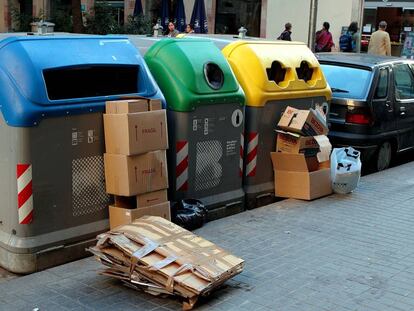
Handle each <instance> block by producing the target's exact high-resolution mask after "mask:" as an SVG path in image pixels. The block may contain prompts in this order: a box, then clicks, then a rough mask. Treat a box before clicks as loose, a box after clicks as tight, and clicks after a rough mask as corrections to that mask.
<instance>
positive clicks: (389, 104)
mask: <svg viewBox="0 0 414 311" xmlns="http://www.w3.org/2000/svg"><path fill="white" fill-rule="evenodd" d="M385 107H387V110H388V112H392V111H393V108H392V104H391V102H390V101H387V102H385Z"/></svg>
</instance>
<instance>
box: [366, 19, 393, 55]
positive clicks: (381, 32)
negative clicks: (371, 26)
mask: <svg viewBox="0 0 414 311" xmlns="http://www.w3.org/2000/svg"><path fill="white" fill-rule="evenodd" d="M386 29H387V22H385V21H381V22H380V23H379V29H378V30H377V31H375V32H374V33H373V34H372V35H371V38H370V40H369V45H368V54H376V55H388V56H391V40H390V35H389V34H388V32H386V31H385V30H386Z"/></svg>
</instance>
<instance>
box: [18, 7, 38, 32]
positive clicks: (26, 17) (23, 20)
mask: <svg viewBox="0 0 414 311" xmlns="http://www.w3.org/2000/svg"><path fill="white" fill-rule="evenodd" d="M10 15H11V18H12V22H13V31H15V32H29V31H31V30H32V26H30V23H32V22H38V21H40V20H42V18H43V17H44V14H43V12H40V15H39V16H32V15H31V14H25V13H21V12H20V11H19V9H18V8H16V7H12V8H11V9H10Z"/></svg>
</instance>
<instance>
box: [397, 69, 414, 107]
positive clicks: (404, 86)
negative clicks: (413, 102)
mask: <svg viewBox="0 0 414 311" xmlns="http://www.w3.org/2000/svg"><path fill="white" fill-rule="evenodd" d="M394 77H395V96H396V97H397V99H414V78H413V74H412V73H411V70H410V68H409V67H408V65H407V64H396V65H394Z"/></svg>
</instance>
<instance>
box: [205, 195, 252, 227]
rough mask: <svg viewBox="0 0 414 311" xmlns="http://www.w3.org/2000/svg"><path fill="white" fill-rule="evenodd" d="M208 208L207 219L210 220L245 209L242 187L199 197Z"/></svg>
mask: <svg viewBox="0 0 414 311" xmlns="http://www.w3.org/2000/svg"><path fill="white" fill-rule="evenodd" d="M199 200H200V201H201V202H203V204H204V206H205V207H206V208H207V210H208V215H207V220H208V221H212V220H216V219H220V218H224V217H227V216H230V215H234V214H237V213H241V212H243V211H244V210H245V206H244V191H243V190H242V189H238V190H234V191H230V192H225V193H220V194H216V195H212V196H209V197H204V198H200V199H199Z"/></svg>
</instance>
